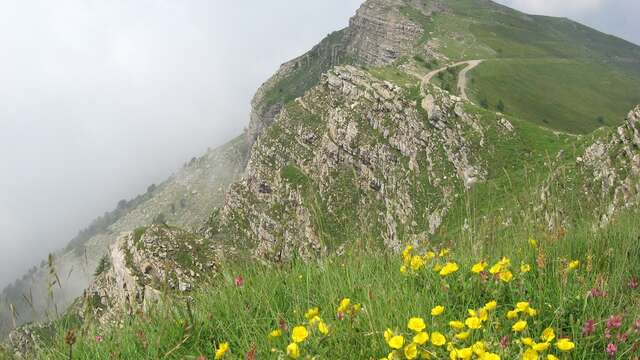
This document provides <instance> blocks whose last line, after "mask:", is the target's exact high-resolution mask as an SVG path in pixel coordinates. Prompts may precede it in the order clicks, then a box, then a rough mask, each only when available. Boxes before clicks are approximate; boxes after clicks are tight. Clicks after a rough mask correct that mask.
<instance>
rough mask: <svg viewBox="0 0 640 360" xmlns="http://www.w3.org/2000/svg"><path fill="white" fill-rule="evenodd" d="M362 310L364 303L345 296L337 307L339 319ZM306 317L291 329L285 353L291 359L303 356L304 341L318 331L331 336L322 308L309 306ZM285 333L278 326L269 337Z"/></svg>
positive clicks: (318, 333)
mask: <svg viewBox="0 0 640 360" xmlns="http://www.w3.org/2000/svg"><path fill="white" fill-rule="evenodd" d="M361 310H362V305H360V304H352V302H351V299H349V298H343V299H342V300H341V301H340V303H339V305H338V307H337V308H336V312H337V314H338V319H339V320H342V319H343V317H344V314H348V315H349V316H351V317H354V316H356V315H357V314H358V313H359V312H360V311H361ZM304 317H305V319H306V321H305V322H304V323H303V324H300V325H297V326H295V327H293V329H291V332H290V341H289V344H288V345H287V346H286V349H285V351H284V353H285V354H286V356H287V357H288V358H290V359H297V358H299V357H300V356H301V353H302V350H303V349H302V346H303V344H304V343H306V342H308V341H309V339H310V338H311V336H312V335H313V334H314V333H316V334H317V335H318V336H319V338H325V337H327V336H329V334H330V332H331V327H330V326H329V324H327V322H326V321H325V320H323V319H322V317H320V308H318V307H312V308H309V309H308V310H307V311H306V312H305V314H304ZM282 335H283V330H282V329H281V328H277V329H274V330H272V331H271V332H270V333H269V335H268V338H269V339H271V340H275V339H277V338H281V337H282ZM272 351H273V352H279V350H277V349H272Z"/></svg>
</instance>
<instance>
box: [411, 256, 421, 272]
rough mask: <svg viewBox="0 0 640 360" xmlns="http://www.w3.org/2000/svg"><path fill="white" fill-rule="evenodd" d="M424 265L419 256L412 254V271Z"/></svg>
mask: <svg viewBox="0 0 640 360" xmlns="http://www.w3.org/2000/svg"><path fill="white" fill-rule="evenodd" d="M423 266H424V260H422V257H420V256H417V255H416V256H414V257H412V258H411V269H412V270H413V271H418V270H420V269H421V268H422V267H423Z"/></svg>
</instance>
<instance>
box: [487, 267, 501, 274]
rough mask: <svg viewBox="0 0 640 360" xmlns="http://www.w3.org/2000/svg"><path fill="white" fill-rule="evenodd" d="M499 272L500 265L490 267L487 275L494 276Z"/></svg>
mask: <svg viewBox="0 0 640 360" xmlns="http://www.w3.org/2000/svg"><path fill="white" fill-rule="evenodd" d="M501 271H502V265H500V264H494V265H493V266H491V268H489V273H490V274H491V275H495V274H497V273H499V272H501Z"/></svg>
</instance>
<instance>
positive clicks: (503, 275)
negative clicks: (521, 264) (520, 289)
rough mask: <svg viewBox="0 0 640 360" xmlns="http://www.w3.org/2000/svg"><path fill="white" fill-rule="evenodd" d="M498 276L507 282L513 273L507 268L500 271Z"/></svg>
mask: <svg viewBox="0 0 640 360" xmlns="http://www.w3.org/2000/svg"><path fill="white" fill-rule="evenodd" d="M499 276H500V280H502V281H503V282H509V281H511V280H512V279H513V273H512V272H511V271H509V270H505V271H502V272H501V273H500V275H499Z"/></svg>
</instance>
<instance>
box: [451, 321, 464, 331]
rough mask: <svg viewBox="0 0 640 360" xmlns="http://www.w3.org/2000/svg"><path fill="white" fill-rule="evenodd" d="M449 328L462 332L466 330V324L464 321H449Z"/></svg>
mask: <svg viewBox="0 0 640 360" xmlns="http://www.w3.org/2000/svg"><path fill="white" fill-rule="evenodd" d="M449 326H451V327H452V328H453V329H456V330H462V329H464V323H463V322H462V321H457V320H454V321H449Z"/></svg>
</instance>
